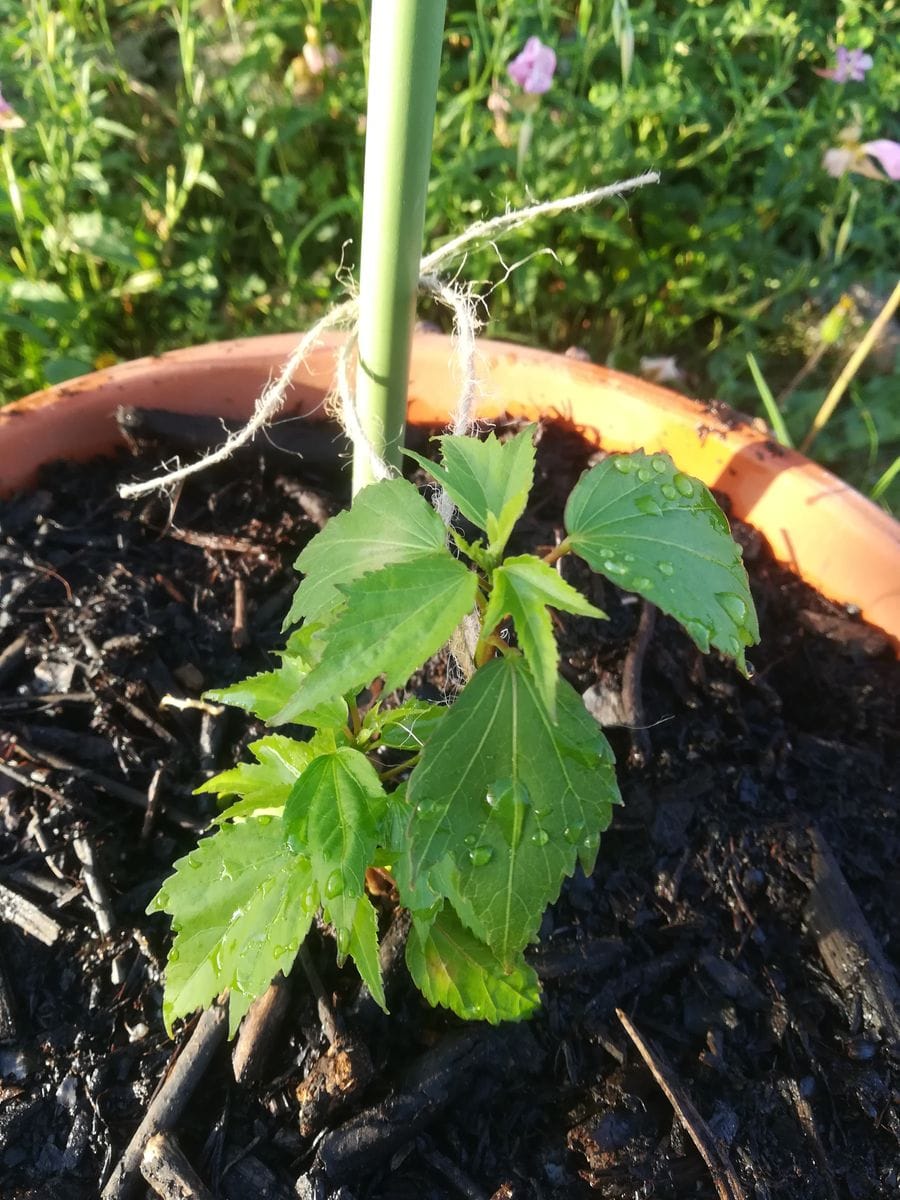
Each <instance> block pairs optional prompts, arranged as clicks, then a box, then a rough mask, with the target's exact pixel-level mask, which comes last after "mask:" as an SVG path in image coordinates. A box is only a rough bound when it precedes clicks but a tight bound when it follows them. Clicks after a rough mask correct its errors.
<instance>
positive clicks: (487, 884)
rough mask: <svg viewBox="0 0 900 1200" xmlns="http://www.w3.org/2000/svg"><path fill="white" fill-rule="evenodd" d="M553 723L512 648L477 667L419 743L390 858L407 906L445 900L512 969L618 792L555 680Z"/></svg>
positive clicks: (572, 701)
mask: <svg viewBox="0 0 900 1200" xmlns="http://www.w3.org/2000/svg"><path fill="white" fill-rule="evenodd" d="M557 712H558V719H557V722H556V723H554V722H553V720H552V719H551V717H550V714H549V713H548V711H547V708H546V706H545V704H544V702H543V699H542V697H541V693H540V689H539V688H538V686H537V683H536V682H535V679H534V676H533V675H532V673H531V671H530V669H529V667H528V664H527V663H526V662H525V660H524V659H523V658H521V657H520V656H519V655H509V656H504V657H503V658H499V659H494V660H493V661H491V662H490V663H488V664H487V666H485V667H482V668H481V669H480V670H478V671H476V673H475V675H474V676H473V678H472V679H471V681H470V682H469V684H468V685H467V686H466V688H465V689H464V691H463V693H462V695H461V696H460V698H459V699H458V700H457V702H456V703H455V704H454V705H453V706H452V707H451V708H450V710H449V711H448V713H447V715H446V717H444V719H443V721H441V722H440V724H439V725H438V727H437V729H436V730H435V732H434V734H433V735H432V736H431V738H429V740H428V742H427V743H426V746H425V749H424V751H423V753H422V758H421V761H420V762H419V764H418V766H417V767H416V768H415V769H414V770H413V772H412V775H411V776H410V779H409V783H408V786H407V800H408V811H409V827H408V832H407V837H406V845H405V850H404V853H403V854H402V855H401V856H400V857H399V858H398V860H397V863H396V878H397V883H398V887H399V889H400V896H401V900H402V902H403V903H404V904H406V905H407V907H409V908H411V909H412V910H413V911H416V910H421V909H425V910H426V911H427V909H428V907H429V905H430V904H433V903H435V902H436V901H437V900H439V899H440V898H441V897H442V896H446V897H447V898H448V899H449V900H450V901H451V903H452V904H453V906H454V908H455V909H456V910H457V912H458V913H459V915H460V917H461V918H462V920H463V922H464V923H465V924H466V925H467V926H468V927H469V928H470V929H471V930H472V931H473V933H475V934H476V936H477V937H479V938H480V939H481V940H482V941H484V942H486V943H487V944H488V945H489V946H490V947H491V949H492V950H493V951H494V952H495V953H496V954H497V955H498V956H499V958H500V960H501V962H503V963H504V964H505V965H507V966H511V965H513V964H514V963H515V962H516V961H517V958H516V956H517V955H518V954H519V952H520V951H521V950H523V949H524V947H525V946H527V945H528V943H529V942H531V941H533V940H534V939H535V938H536V936H537V931H538V926H539V924H540V920H541V915H542V913H543V911H544V909H545V907H546V906H547V905H548V904H549V903H550V902H551V901H552V900H555V899H556V897H557V895H558V894H559V889H560V885H561V884H562V880H563V878H564V877H565V876H566V875H569V874H571V873H572V871H573V870H574V869H575V863H576V859H579V860H580V861H581V863H582V865H583V867H584V869H585V870H586V871H590V870H591V869H592V868H593V864H594V860H595V858H596V854H597V847H598V845H599V841H600V838H599V834H600V832H601V831H602V830H603V829H605V828H606V827H607V825H608V824H609V822H610V819H611V816H612V806H613V804H617V803H619V802H620V801H619V792H618V788H617V786H616V780H615V774H614V771H613V754H612V751H611V749H610V747H609V744H608V743H607V741H606V739H605V738H604V736H603V734H602V733H601V732H600V730H599V729H598V727H597V724H596V722H595V721H594V720H593V719H592V718H591V717H590V716H589V715H588V714H587V712H586V711H585V708H584V705H583V704H582V702H581V699H580V697H579V696H578V694H577V693H576V692H575V691H573V689H572V688H571V687H569V685H568V684H567V683H566V682H565V681H564V680H560V683H559V691H558V695H557Z"/></svg>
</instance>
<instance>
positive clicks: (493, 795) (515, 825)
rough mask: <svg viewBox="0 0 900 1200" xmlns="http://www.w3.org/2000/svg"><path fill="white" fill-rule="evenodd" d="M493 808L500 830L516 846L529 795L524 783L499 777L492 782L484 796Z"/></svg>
mask: <svg viewBox="0 0 900 1200" xmlns="http://www.w3.org/2000/svg"><path fill="white" fill-rule="evenodd" d="M485 799H486V800H487V802H488V804H489V805H490V807H491V808H492V809H493V810H494V814H495V816H496V819H497V824H498V825H499V826H500V832H501V833H502V834H503V836H504V838H505V839H506V841H507V842H508V843H509V845H510V846H512V847H516V846H518V844H519V842H520V841H521V840H522V830H523V828H524V826H525V814H526V810H527V808H528V805H529V804H530V803H531V796H530V795H529V794H528V788H527V787H526V786H525V784H524V783H521V782H520V781H519V780H517V779H500V780H498V781H497V782H496V783H494V784H492V785H491V787H490V789H489V790H488V793H487V796H486V797H485Z"/></svg>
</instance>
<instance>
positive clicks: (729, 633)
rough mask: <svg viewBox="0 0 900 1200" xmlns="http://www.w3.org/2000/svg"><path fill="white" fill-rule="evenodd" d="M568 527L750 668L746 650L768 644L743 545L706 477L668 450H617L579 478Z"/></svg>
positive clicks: (577, 543)
mask: <svg viewBox="0 0 900 1200" xmlns="http://www.w3.org/2000/svg"><path fill="white" fill-rule="evenodd" d="M565 524H566V530H567V533H568V538H567V540H568V541H569V543H570V544H571V546H572V549H573V551H574V552H575V553H576V554H578V555H580V556H581V557H582V558H583V559H584V560H585V561H586V562H587V563H588V564H589V565H590V566H591V567H593V569H594V570H595V571H598V572H599V573H600V574H602V575H606V576H607V577H608V578H609V579H611V580H612V581H613V582H614V583H616V584H618V585H619V587H622V588H625V589H626V590H628V591H632V592H637V593H638V594H639V595H641V596H643V597H644V598H645V599H647V600H650V601H651V602H652V603H653V604H655V605H657V607H658V608H661V609H662V611H663V612H666V613H668V614H669V615H670V616H673V617H674V618H675V619H676V620H677V621H679V622H680V623H681V624H682V625H683V626H684V628H685V630H686V631H687V632H688V634H690V636H691V637H692V638H693V640H694V641H695V642H696V644H697V645H698V646H699V647H700V649H701V650H702V651H704V652H706V651H708V650H709V648H710V646H715V647H716V649H717V650H720V651H721V652H722V653H723V654H727V655H728V656H729V657H731V658H734V659H735V660H736V662H737V665H738V667H739V668H740V670H741V671H743V672H744V673H745V674H746V673H747V664H746V661H745V657H744V652H745V648H746V647H747V646H752V645H753V644H754V643H755V642H758V641H759V625H758V623H757V619H756V611H755V609H754V607H753V598H752V596H751V595H750V585H749V582H748V579H747V572H746V571H745V570H744V564H743V562H742V561H741V551H740V547H739V546H738V545H737V544H736V543H735V541H734V540H733V538H732V536H731V531H730V529H729V527H728V521H727V520H726V518H725V515H724V513H723V512H722V510H721V509H720V508H719V506H718V505H717V504H716V502H715V500H714V499H713V497H712V495H711V493H710V491H709V489H708V488H707V487H705V486H704V484H702V483H701V482H700V481H699V480H697V479H693V478H692V477H691V476H689V475H685V474H684V473H683V472H681V471H679V470H677V468H676V467H675V464H674V463H673V462H672V460H671V458H669V456H668V455H667V454H653V455H647V454H643V453H640V452H638V453H635V454H628V455H612V456H610V457H609V458H607V459H605V460H604V461H603V462H601V463H598V464H597V466H595V467H592V468H591V470H590V471H587V472H586V473H585V474H584V475H582V477H581V479H580V480H579V481H578V483H577V484H576V485H575V487H574V489H573V490H572V494H571V495H570V496H569V500H568V503H567V505H566V513H565Z"/></svg>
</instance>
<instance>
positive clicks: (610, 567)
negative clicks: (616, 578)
mask: <svg viewBox="0 0 900 1200" xmlns="http://www.w3.org/2000/svg"><path fill="white" fill-rule="evenodd" d="M603 570H604V571H606V572H607V573H608V574H609V575H626V574H627V573H628V568H627V567H626V566H625V564H624V563H620V562H617V561H616V560H615V559H614V558H607V559H606V560H605V561H604V563H603Z"/></svg>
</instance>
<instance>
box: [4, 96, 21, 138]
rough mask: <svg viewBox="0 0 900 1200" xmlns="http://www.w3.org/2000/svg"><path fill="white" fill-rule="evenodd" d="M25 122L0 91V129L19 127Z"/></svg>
mask: <svg viewBox="0 0 900 1200" xmlns="http://www.w3.org/2000/svg"><path fill="white" fill-rule="evenodd" d="M24 124H25V122H24V121H23V120H22V118H21V117H20V116H19V114H18V113H17V112H16V110H15V109H14V108H13V106H12V105H11V104H10V102H9V101H8V100H7V99H6V98H5V97H4V95H3V92H2V91H0V129H21V128H22V126H23V125H24Z"/></svg>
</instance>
